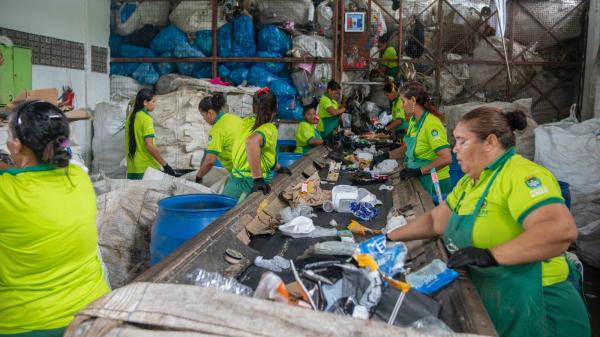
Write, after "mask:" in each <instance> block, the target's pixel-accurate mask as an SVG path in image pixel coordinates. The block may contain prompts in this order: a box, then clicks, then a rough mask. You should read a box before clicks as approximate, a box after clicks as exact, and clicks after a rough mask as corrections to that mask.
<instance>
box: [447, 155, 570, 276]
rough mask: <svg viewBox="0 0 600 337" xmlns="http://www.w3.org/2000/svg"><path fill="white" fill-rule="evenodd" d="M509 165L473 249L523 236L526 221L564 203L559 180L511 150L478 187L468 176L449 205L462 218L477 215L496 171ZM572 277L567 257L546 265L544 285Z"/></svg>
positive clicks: (486, 206) (487, 204) (478, 224)
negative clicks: (531, 214)
mask: <svg viewBox="0 0 600 337" xmlns="http://www.w3.org/2000/svg"><path fill="white" fill-rule="evenodd" d="M504 161H506V163H505V164H504V166H503V167H502V170H501V171H500V173H499V174H498V176H497V177H496V180H495V181H494V182H493V184H492V186H491V188H490V190H489V192H488V195H487V197H486V199H485V201H484V203H483V205H482V208H481V211H480V212H479V215H478V216H477V219H476V220H475V224H474V228H473V245H474V246H475V247H478V248H493V247H495V246H498V245H500V244H502V243H504V242H507V241H510V240H512V239H514V238H515V237H517V236H519V235H520V234H521V233H523V232H524V231H525V230H524V229H523V226H522V225H523V221H524V220H525V218H526V217H527V215H529V214H530V213H531V212H533V211H535V210H536V209H538V208H540V207H542V206H545V205H549V204H553V203H564V199H563V197H562V195H561V192H560V187H559V186H558V182H557V181H556V178H554V176H553V175H552V173H550V171H548V170H547V169H545V168H544V167H542V166H540V165H538V164H536V163H534V162H531V161H529V160H527V159H525V158H523V157H522V156H520V155H517V154H515V148H514V147H513V148H510V149H509V150H507V151H506V152H505V153H504V154H503V155H502V156H500V157H499V158H498V159H496V160H495V161H494V162H492V163H491V164H490V165H488V167H487V168H486V169H485V170H484V171H483V172H482V173H481V176H480V178H479V181H478V182H477V184H476V183H475V181H474V180H473V179H472V178H470V177H469V176H467V175H465V176H464V177H463V178H462V179H461V180H459V182H458V183H457V185H456V187H455V188H454V190H453V191H452V192H451V193H450V194H449V195H448V198H447V200H446V203H447V204H448V206H449V207H450V208H451V209H452V210H454V212H456V213H457V214H458V215H468V214H471V213H473V210H474V208H475V206H476V204H477V201H478V200H479V198H480V197H481V195H482V194H483V192H484V190H485V187H486V186H487V184H488V182H489V180H490V178H491V177H492V175H493V173H494V170H496V169H497V168H498V167H500V165H501V164H502V162H504ZM568 273H569V268H568V265H567V263H566V261H565V258H564V256H562V255H561V256H558V257H555V258H552V259H549V260H546V261H542V285H543V286H549V285H553V284H556V283H559V282H562V281H564V280H566V278H567V276H568Z"/></svg>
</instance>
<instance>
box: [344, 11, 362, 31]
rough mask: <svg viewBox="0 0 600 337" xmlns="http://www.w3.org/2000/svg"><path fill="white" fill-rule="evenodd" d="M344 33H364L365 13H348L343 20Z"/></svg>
mask: <svg viewBox="0 0 600 337" xmlns="http://www.w3.org/2000/svg"><path fill="white" fill-rule="evenodd" d="M344 19H345V20H344V22H345V24H344V31H345V32H348V33H362V32H364V31H365V13H364V12H348V13H346V16H345V18H344Z"/></svg>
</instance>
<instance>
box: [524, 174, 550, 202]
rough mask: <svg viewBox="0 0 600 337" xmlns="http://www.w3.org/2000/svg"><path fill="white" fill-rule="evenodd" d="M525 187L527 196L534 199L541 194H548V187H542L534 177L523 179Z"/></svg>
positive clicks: (540, 182) (539, 181)
mask: <svg viewBox="0 0 600 337" xmlns="http://www.w3.org/2000/svg"><path fill="white" fill-rule="evenodd" d="M525 185H526V186H527V188H529V195H530V196H531V197H532V198H536V197H538V196H540V195H542V194H545V193H548V191H549V190H548V187H546V186H543V185H542V181H541V180H540V179H539V178H537V177H536V176H530V177H527V178H526V179H525Z"/></svg>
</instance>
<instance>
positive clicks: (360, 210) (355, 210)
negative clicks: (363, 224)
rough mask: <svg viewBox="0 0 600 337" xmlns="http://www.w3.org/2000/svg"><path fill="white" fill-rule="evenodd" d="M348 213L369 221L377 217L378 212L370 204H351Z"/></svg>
mask: <svg viewBox="0 0 600 337" xmlns="http://www.w3.org/2000/svg"><path fill="white" fill-rule="evenodd" d="M350 212H352V215H354V216H355V217H357V218H359V219H361V220H364V221H371V220H373V219H375V218H376V217H377V216H378V215H379V210H378V209H377V208H376V207H375V205H373V204H372V203H370V202H351V203H350Z"/></svg>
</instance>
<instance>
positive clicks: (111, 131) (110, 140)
mask: <svg viewBox="0 0 600 337" xmlns="http://www.w3.org/2000/svg"><path fill="white" fill-rule="evenodd" d="M128 104H129V101H127V100H120V101H110V102H101V103H98V104H96V106H95V108H94V122H93V123H94V124H93V127H94V136H93V138H92V153H93V161H92V171H93V172H95V173H100V172H103V173H104V174H105V175H106V176H108V177H110V178H125V175H126V172H127V169H126V167H124V166H121V164H120V163H121V161H122V160H123V159H124V158H125V129H124V127H125V116H126V114H127V106H128Z"/></svg>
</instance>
